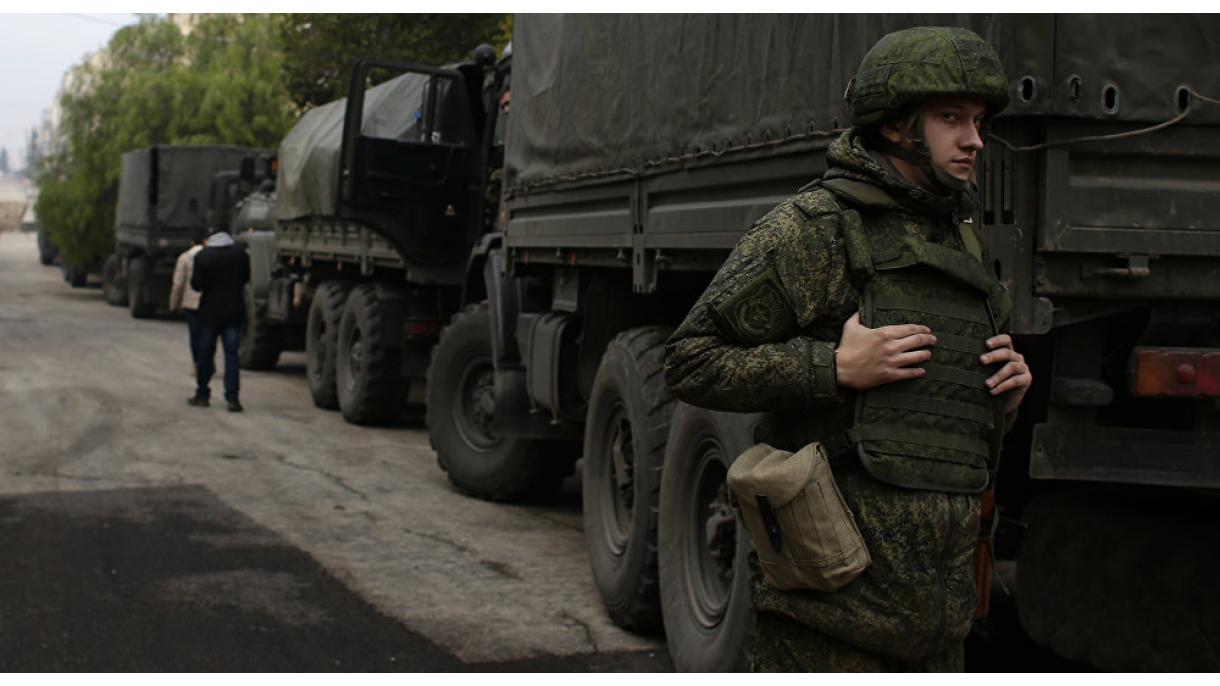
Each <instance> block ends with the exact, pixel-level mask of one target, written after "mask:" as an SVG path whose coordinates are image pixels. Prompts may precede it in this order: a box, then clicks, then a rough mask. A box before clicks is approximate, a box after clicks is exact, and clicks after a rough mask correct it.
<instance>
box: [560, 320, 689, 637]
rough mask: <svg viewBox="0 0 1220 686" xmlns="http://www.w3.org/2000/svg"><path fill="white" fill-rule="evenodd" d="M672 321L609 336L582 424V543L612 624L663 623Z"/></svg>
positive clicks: (640, 625)
mask: <svg viewBox="0 0 1220 686" xmlns="http://www.w3.org/2000/svg"><path fill="white" fill-rule="evenodd" d="M669 331H670V330H669V329H665V328H661V327H640V328H636V329H630V330H628V331H624V332H623V333H621V334H619V335H618V336H616V337H615V338H614V340H612V341H610V345H609V346H607V348H606V352H605V353H604V354H603V355H602V359H601V364H600V365H598V369H597V375H596V376H595V377H594V380H593V390H592V391H591V393H590V398H589V414H588V420H587V422H586V424H585V450H584V459H585V462H584V471H583V479H584V483H583V488H582V490H583V494H582V495H583V497H584V515H585V548H586V549H587V550H588V553H589V563H590V564H591V565H592V567H593V579H594V581H595V582H596V584H597V588H598V590H599V591H601V595H602V602H603V603H604V604H605V606H606V610H607V612H608V613H609V614H610V618H611V620H613V621H614V623H615V624H617V625H619V626H621V627H623V628H625V629H636V630H647V629H654V628H656V627H658V626H659V625H660V623H661V599H660V594H659V586H658V580H657V499H658V493H659V491H660V488H661V467H662V465H663V464H664V459H665V441H666V439H667V438H668V435H669V419H670V415H671V414H673V409H674V404H675V401H674V399H673V396H671V395H670V393H669V389H668V388H667V387H666V386H665V374H664V371H665V370H664V366H665V339H666V338H667V337H668V336H669Z"/></svg>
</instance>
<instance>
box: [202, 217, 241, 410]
mask: <svg viewBox="0 0 1220 686" xmlns="http://www.w3.org/2000/svg"><path fill="white" fill-rule="evenodd" d="M249 281H250V259H249V257H247V255H246V251H245V249H244V248H242V247H241V246H240V245H237V244H236V243H235V242H234V241H233V237H232V236H231V235H229V233H228V232H227V231H222V230H217V231H214V232H213V233H212V235H210V236H208V240H207V242H206V243H205V244H204V248H203V250H202V251H200V252H199V254H198V255H196V256H195V266H194V269H193V270H192V274H191V288H194V289H195V290H197V291H199V293H200V294H201V295H200V299H199V357H198V362H197V364H196V373H195V397H193V398H191V399H190V400H189V401H188V402H189V404H191V405H193V406H197V407H207V405H208V398H209V396H210V395H211V390H210V389H209V388H208V384H209V382H211V380H212V373H213V372H214V371H215V364H216V363H215V357H216V338H217V337H218V336H219V337H220V343H221V346H222V347H223V348H224V357H225V376H224V384H225V401H226V404H227V405H228V409H229V412H241V411H242V406H241V402H240V401H239V400H238V392H239V390H240V386H239V381H238V358H237V348H238V345H239V344H240V342H241V324H242V322H243V321H244V320H245V297H244V296H245V287H246V284H247V283H248V282H249Z"/></svg>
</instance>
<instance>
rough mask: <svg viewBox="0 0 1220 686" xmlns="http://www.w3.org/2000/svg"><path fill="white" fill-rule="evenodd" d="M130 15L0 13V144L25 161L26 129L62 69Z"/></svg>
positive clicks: (14, 159)
mask: <svg viewBox="0 0 1220 686" xmlns="http://www.w3.org/2000/svg"><path fill="white" fill-rule="evenodd" d="M136 21H138V19H137V17H136V16H135V15H132V14H0V65H2V66H0V146H4V147H5V148H7V149H8V159H9V167H10V168H12V169H20V168H21V167H23V166H24V164H25V146H26V141H27V140H28V137H29V134H28V131H29V130H30V129H32V128H34V127H35V126H36V125H37V124H38V122H39V121H41V119H42V112H43V110H46V109H49V108H50V107H51V102H52V100H54V98H55V91H56V90H57V89H58V88H59V84H60V81H61V80H62V79H63V75H64V72H66V71H67V70H68V68H69V67H71V66H72V65H74V64H77V63H79V62H80V61H81V59H82V58H83V57H84V56H85V54H86V53H89V52H92V51H94V50H96V49H98V48H99V47H102V46H103V45H105V44H106V42H107V41H109V40H110V36H111V35H113V34H114V32H115V31H117V30H118V29H119V27H120V26H123V25H125V24H132V23H135V22H136Z"/></svg>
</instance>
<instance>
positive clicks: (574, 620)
mask: <svg viewBox="0 0 1220 686" xmlns="http://www.w3.org/2000/svg"><path fill="white" fill-rule="evenodd" d="M559 618H560V619H561V620H564V621H565V622H567V623H569V624H575V625H576V626H578V627H580V628H581V629H584V632H585V640H586V641H588V642H589V646H590V647H592V648H593V652H595V653H600V652H601V651H602V649H601V648H600V647H599V646H598V645H597V640H596V639H594V638H593V628H592V627H590V626H589V623H588V622H586V621H585V620H583V619H581V618H579V617H577V616H576V615H574V614H572V613H571V612H568V611H567V610H560V611H559Z"/></svg>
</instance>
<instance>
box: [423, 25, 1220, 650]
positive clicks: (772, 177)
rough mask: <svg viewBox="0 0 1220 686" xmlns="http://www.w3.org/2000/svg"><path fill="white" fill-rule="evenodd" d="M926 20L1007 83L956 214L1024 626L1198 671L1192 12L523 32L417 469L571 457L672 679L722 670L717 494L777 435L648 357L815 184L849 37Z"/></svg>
mask: <svg viewBox="0 0 1220 686" xmlns="http://www.w3.org/2000/svg"><path fill="white" fill-rule="evenodd" d="M937 24H942V25H943V24H962V25H965V26H967V27H969V28H971V29H973V30H975V31H976V32H978V33H979V34H981V35H982V36H983V37H985V38H987V39H988V40H989V41H990V42H991V43H992V44H993V45H994V46H995V47H996V49H997V51H998V52H999V54H1000V56H1001V58H1002V60H1003V62H1004V65H1005V67H1006V68H1007V70H1008V74H1009V77H1010V82H1011V89H1012V90H1011V94H1012V106H1011V107H1010V108H1009V109H1008V110H1007V111H1006V112H1005V113H1004V115H1003V116H1002V117H1001V118H999V120H998V121H996V122H995V123H994V130H993V137H992V138H991V140H990V142H989V145H988V147H987V151H986V154H985V156H984V158H983V161H982V164H981V168H980V169H979V170H978V179H977V180H978V184H979V186H980V199H981V203H980V208H979V211H978V213H977V216H975V217H974V218H973V221H974V222H976V223H977V224H978V225H981V226H982V228H983V232H984V234H985V235H986V236H987V238H988V242H989V257H988V262H989V264H990V265H991V266H993V267H994V269H995V271H996V274H997V276H998V277H999V279H1000V280H1001V281H1002V282H1003V283H1004V284H1005V285H1006V286H1007V287H1008V288H1009V289H1010V290H1011V292H1012V294H1013V296H1014V300H1015V303H1016V309H1015V312H1014V315H1013V319H1012V329H1013V332H1014V334H1015V335H1016V339H1017V347H1018V349H1019V350H1020V351H1022V352H1023V353H1024V354H1025V355H1026V358H1027V360H1029V361H1030V363H1031V366H1032V367H1033V370H1034V377H1035V387H1034V388H1033V389H1032V391H1031V392H1030V394H1029V395H1028V397H1027V400H1026V402H1025V404H1024V406H1023V408H1022V410H1021V415H1020V420H1019V423H1018V424H1017V426H1016V427H1015V429H1014V430H1013V431H1012V432H1011V433H1010V434H1009V437H1008V445H1007V449H1006V456H1005V458H1004V461H1003V463H1002V465H1001V467H1000V479H999V490H998V498H999V502H1000V506H1001V514H1002V522H1003V525H1002V526H1001V527H1000V532H999V540H998V541H997V546H998V551H999V555H1000V557H1004V558H1008V559H1009V560H1015V569H1016V574H1015V580H1016V586H1015V588H1014V589H1010V590H1012V591H1013V592H1015V595H1016V604H1017V609H1018V613H1019V616H1020V619H1021V622H1022V624H1023V625H1024V627H1025V629H1026V630H1027V632H1028V633H1029V635H1030V636H1032V638H1033V639H1034V640H1035V641H1037V642H1038V643H1041V644H1043V645H1046V646H1049V647H1051V648H1053V649H1054V650H1055V651H1057V652H1059V653H1060V654H1062V655H1064V656H1066V657H1069V658H1074V659H1078V660H1087V661H1089V662H1091V663H1093V664H1094V665H1096V666H1098V667H1102V668H1109V669H1120V670H1122V669H1165V670H1169V669H1206V670H1215V669H1217V668H1220V631H1218V630H1217V621H1218V618H1220V594H1217V593H1215V592H1214V589H1213V586H1214V584H1213V583H1212V580H1211V578H1210V577H1211V573H1210V571H1211V570H1214V569H1215V567H1216V564H1215V563H1216V562H1217V557H1218V556H1220V552H1218V551H1220V545H1217V544H1218V543H1220V540H1218V534H1217V533H1216V529H1215V527H1214V526H1213V522H1214V521H1215V520H1216V516H1217V513H1218V508H1217V505H1218V504H1220V503H1218V501H1217V499H1216V495H1217V493H1218V492H1220V490H1218V489H1220V412H1218V408H1217V398H1218V397H1220V319H1218V317H1217V311H1218V309H1220V308H1218V307H1217V304H1218V302H1220V278H1217V274H1218V273H1220V223H1218V220H1217V217H1220V194H1218V193H1216V188H1218V187H1220V159H1218V158H1220V107H1218V106H1215V105H1213V104H1212V103H1211V102H1209V101H1207V100H1205V99H1204V98H1205V97H1207V96H1210V97H1211V98H1216V97H1217V96H1220V72H1217V71H1216V70H1207V69H1203V68H1201V66H1200V65H1205V64H1210V63H1211V62H1213V61H1215V59H1216V58H1217V57H1220V55H1217V54H1216V52H1215V43H1214V41H1213V39H1212V36H1214V35H1215V34H1216V33H1217V30H1220V20H1217V19H1214V18H1200V17H1168V16H1157V17H1121V16H1104V17H1103V16H1097V17H1094V16H1090V17H1078V16H1049V15H1047V16H985V15H977V16H962V15H953V16H896V15H874V16H830V15H823V16H799V17H790V16H782V17H775V16H766V17H764V16H748V17H743V16H724V15H719V16H693V17H692V16H687V17H651V16H650V17H640V16H615V17H554V16H519V17H517V19H516V22H515V25H514V32H515V35H514V50H515V54H514V57H513V59H514V65H513V73H512V85H513V98H512V120H511V124H510V126H509V129H508V146H507V164H506V176H505V190H504V203H505V205H504V211H503V213H502V218H503V223H502V224H501V225H500V227H499V228H500V231H499V232H498V233H496V234H493V235H491V236H489V238H488V239H487V240H485V241H483V242H482V243H480V244H479V246H478V249H477V250H476V252H475V253H474V255H473V259H472V261H471V265H470V270H469V271H468V284H469V285H468V287H467V288H466V289H465V298H464V302H463V305H464V309H463V310H462V311H461V313H460V314H459V315H458V316H457V317H456V318H455V319H454V320H453V321H452V322H451V323H450V325H449V326H448V327H447V328H446V330H445V331H444V332H443V333H442V335H441V341H440V343H439V345H438V347H437V348H436V350H435V351H434V353H433V364H432V367H431V370H430V372H429V384H428V388H429V397H428V420H429V427H430V430H431V435H432V439H433V442H434V444H435V446H436V448H437V451H438V457H439V460H440V463H441V465H442V467H443V468H444V469H445V470H446V471H447V472H448V474H449V477H450V479H451V480H453V481H454V482H455V483H456V484H458V486H460V487H462V488H463V489H465V490H467V491H468V492H470V493H473V494H475V495H478V496H481V497H486V498H492V499H511V498H519V497H523V496H527V495H530V494H532V493H536V492H538V491H539V490H546V489H547V488H550V487H553V486H554V485H555V484H556V483H557V480H556V477H557V476H558V475H562V474H564V473H566V472H567V471H568V470H569V469H570V468H571V467H570V465H571V460H572V459H573V458H574V457H575V456H576V454H578V453H581V452H582V453H583V469H582V479H583V498H584V516H585V536H586V542H587V547H588V552H589V556H590V562H591V564H592V568H593V576H594V578H595V580H596V583H597V586H598V588H599V590H600V591H601V595H602V598H603V600H604V602H605V605H606V608H607V611H608V612H609V614H610V616H611V617H612V618H613V619H614V621H615V622H617V623H619V624H620V625H622V626H624V627H629V628H651V627H657V626H663V628H664V630H665V632H666V635H667V638H668V642H669V649H670V654H671V655H672V657H673V659H674V663H675V665H676V666H677V667H678V668H680V669H695V670H711V669H728V668H734V667H740V666H741V665H742V664H743V659H744V650H743V649H744V646H745V645H746V642H747V636H748V634H749V630H750V628H749V627H750V625H751V614H750V609H749V600H748V588H747V586H746V583H745V582H746V578H745V577H746V571H745V569H746V568H745V557H746V554H747V552H748V543H747V541H746V538H745V536H746V534H745V532H744V530H743V529H741V528H739V526H738V525H737V523H736V521H735V519H734V516H733V513H732V511H731V509H730V507H729V504H728V502H727V498H726V491H725V486H724V476H725V473H726V469H727V467H728V465H729V464H730V463H731V461H732V460H733V459H734V457H735V456H736V455H738V454H739V453H740V452H741V451H742V450H743V449H744V448H745V447H747V446H749V445H750V444H752V443H754V442H755V441H756V440H758V439H762V438H765V437H767V436H768V435H769V434H768V427H769V426H770V420H771V417H768V416H765V415H735V414H726V413H717V412H710V411H706V410H702V409H699V408H695V407H690V406H686V405H684V404H682V403H680V402H677V401H675V400H674V399H673V398H672V397H671V396H670V395H669V393H668V391H667V390H666V387H665V384H664V381H663V346H664V343H665V341H666V338H667V336H668V335H669V333H670V332H671V330H672V328H673V327H675V326H676V325H677V324H678V323H679V322H680V321H681V320H682V318H683V317H684V316H685V314H686V313H687V311H688V309H689V308H690V307H691V305H692V304H693V303H694V302H695V299H696V298H697V296H698V295H699V294H700V293H701V292H702V290H703V288H704V287H705V286H706V284H707V283H708V281H709V280H710V278H711V276H712V275H713V274H714V273H715V271H716V269H717V268H718V266H719V265H720V264H721V262H722V261H723V259H724V258H725V256H726V255H727V253H728V251H729V250H730V249H731V248H732V247H733V245H734V244H735V243H736V241H737V239H738V238H739V236H740V235H741V234H742V232H743V231H745V229H746V228H748V227H749V226H750V225H751V223H752V222H753V221H754V220H756V219H757V218H759V217H760V216H761V215H763V214H764V213H765V212H767V211H768V210H769V209H770V208H772V207H773V206H775V205H776V204H777V203H779V202H780V201H782V200H783V199H784V198H786V197H788V196H790V195H792V194H794V193H795V192H796V191H797V189H799V188H800V187H801V186H803V185H804V184H806V183H807V182H809V181H810V180H812V179H815V178H817V177H818V176H819V175H820V174H821V173H822V171H823V170H824V169H825V155H824V152H825V149H826V147H827V145H828V144H829V143H830V141H831V140H832V139H833V138H834V137H835V135H836V134H837V132H838V131H839V130H841V129H842V128H843V127H845V126H847V125H848V124H849V119H848V112H847V109H846V107H845V106H844V104H843V93H844V90H845V88H846V86H847V83H848V79H850V78H851V76H852V74H853V72H854V70H855V68H856V66H857V65H858V64H859V62H860V60H861V58H862V57H863V55H864V52H865V51H866V50H867V49H868V47H869V46H871V45H873V44H874V43H875V42H876V41H877V40H878V39H879V38H880V37H881V36H882V35H884V34H886V33H888V32H890V31H893V30H896V29H899V28H904V27H908V26H917V25H937ZM556 37H562V40H559V39H558V38H556ZM811 333H812V334H814V335H817V332H811ZM821 335H822V336H834V337H835V338H837V335H838V332H822V333H821ZM794 409H795V408H794ZM574 438H576V439H582V440H583V450H577V449H575V448H573V447H572V440H573V439H574ZM1001 566H1003V567H1005V568H1011V567H1012V564H1011V563H1009V564H1006V565H1001ZM1008 580H1009V581H1012V575H1009V579H1008Z"/></svg>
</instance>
